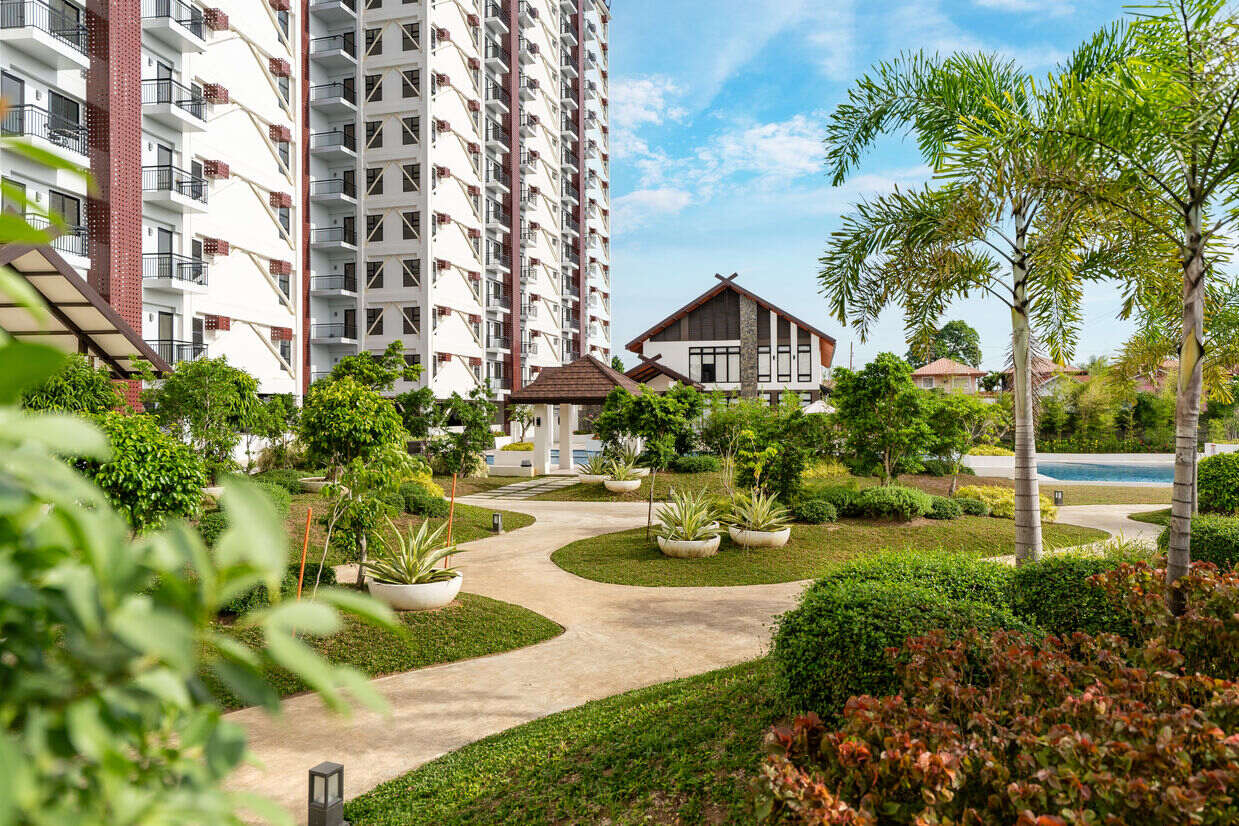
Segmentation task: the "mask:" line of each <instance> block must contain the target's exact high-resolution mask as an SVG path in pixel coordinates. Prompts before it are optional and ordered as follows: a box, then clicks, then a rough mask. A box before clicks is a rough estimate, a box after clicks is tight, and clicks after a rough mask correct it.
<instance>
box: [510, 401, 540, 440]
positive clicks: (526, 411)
mask: <svg viewBox="0 0 1239 826" xmlns="http://www.w3.org/2000/svg"><path fill="white" fill-rule="evenodd" d="M508 418H510V419H511V420H512V422H513V424H515V425H516V426H517V427H519V428H520V429H521V435H520V436H519V437H518V438H517V441H520V442H523V441H525V437H526V436H527V435H528V434H529V428H531V427H533V422H534V414H533V407H531V406H530V405H527V404H515V405H512V407H511V408H509V410H508Z"/></svg>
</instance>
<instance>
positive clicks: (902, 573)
mask: <svg viewBox="0 0 1239 826" xmlns="http://www.w3.org/2000/svg"><path fill="white" fill-rule="evenodd" d="M1013 570H1015V569H1014V568H1012V567H1011V566H1009V565H1003V564H1002V563H1000V562H994V561H993V560H990V559H985V558H984V557H979V556H970V555H967V554H948V553H944V552H943V551H915V550H900V551H875V552H873V553H871V554H868V555H866V556H863V557H860V558H859V559H855V560H853V561H851V562H847V563H844V564H843V565H840V566H839V567H837V568H835V569H834V570H832V571H831V572H830V573H828V574H826V575H825V576H822V577H820V578H818V579H817V580H816V581H814V583H813V584H812V585H810V586H809V589H810V590H812V589H816V588H831V587H834V586H835V585H838V584H839V583H842V582H884V583H888V584H889V583H895V584H905V585H915V586H917V587H920V588H925V589H928V590H930V591H933V592H935V593H937V594H940V595H941V598H943V599H950V600H968V601H972V602H984V603H986V604H988V605H997V606H1007V603H1008V594H1009V593H1010V590H1011V572H1012V571H1013Z"/></svg>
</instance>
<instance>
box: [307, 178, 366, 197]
mask: <svg viewBox="0 0 1239 826" xmlns="http://www.w3.org/2000/svg"><path fill="white" fill-rule="evenodd" d="M310 195H311V196H313V195H345V196H347V197H349V198H356V197H357V186H356V184H354V183H353V181H350V180H348V179H346V178H317V179H315V180H312V181H310Z"/></svg>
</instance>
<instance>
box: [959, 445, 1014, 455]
mask: <svg viewBox="0 0 1239 826" xmlns="http://www.w3.org/2000/svg"><path fill="white" fill-rule="evenodd" d="M968 455H969V456H1014V455H1015V451H1014V450H1008V449H1007V448H1005V447H1003V446H1002V445H975V446H974V447H973V448H972V449H971V450H969V451H968Z"/></svg>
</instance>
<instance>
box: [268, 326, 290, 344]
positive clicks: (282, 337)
mask: <svg viewBox="0 0 1239 826" xmlns="http://www.w3.org/2000/svg"><path fill="white" fill-rule="evenodd" d="M271 340H272V341H292V340H293V329H292V328H291V327H272V328H271Z"/></svg>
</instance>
